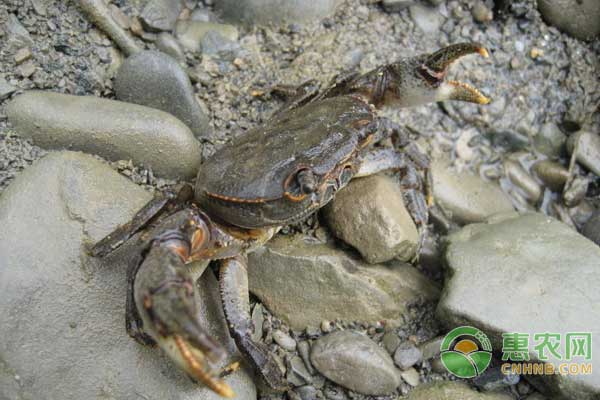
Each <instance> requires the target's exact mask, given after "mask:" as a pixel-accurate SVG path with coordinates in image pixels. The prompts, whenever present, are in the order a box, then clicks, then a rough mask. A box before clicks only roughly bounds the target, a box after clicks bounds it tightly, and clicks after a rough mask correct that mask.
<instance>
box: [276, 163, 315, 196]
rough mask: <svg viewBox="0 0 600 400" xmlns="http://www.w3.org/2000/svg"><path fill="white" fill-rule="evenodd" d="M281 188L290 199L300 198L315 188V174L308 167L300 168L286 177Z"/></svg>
mask: <svg viewBox="0 0 600 400" xmlns="http://www.w3.org/2000/svg"><path fill="white" fill-rule="evenodd" d="M283 189H284V191H285V193H286V194H287V196H288V197H290V198H291V199H293V200H297V201H298V200H302V199H303V198H304V197H305V196H306V195H308V194H311V193H314V192H315V191H316V190H317V176H316V175H315V174H314V173H313V172H312V170H310V169H309V168H301V169H299V170H298V171H296V172H295V173H294V174H292V175H290V176H289V177H288V178H287V179H286V181H285V183H284V187H283Z"/></svg>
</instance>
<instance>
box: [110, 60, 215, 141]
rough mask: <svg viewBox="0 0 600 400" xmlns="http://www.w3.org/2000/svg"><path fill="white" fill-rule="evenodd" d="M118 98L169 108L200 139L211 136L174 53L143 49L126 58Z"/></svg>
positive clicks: (119, 77)
mask: <svg viewBox="0 0 600 400" xmlns="http://www.w3.org/2000/svg"><path fill="white" fill-rule="evenodd" d="M114 87H115V92H116V94H117V98H118V99H119V100H122V101H126V102H128V103H135V104H140V105H143V106H147V107H152V108H156V109H158V110H162V111H165V112H168V113H169V114H172V115H174V116H175V117H177V118H178V119H180V120H181V121H182V122H183V123H184V124H186V125H187V126H188V127H189V128H190V129H191V131H192V132H193V133H194V136H196V138H198V139H206V138H209V137H210V136H211V129H210V125H209V121H208V117H207V116H206V115H205V114H204V112H203V111H202V109H201V108H200V105H199V104H198V101H197V100H196V97H195V95H194V90H193V88H192V85H191V83H190V80H189V78H188V76H187V74H186V73H185V71H184V70H183V69H182V68H181V66H180V65H179V64H178V63H177V61H175V59H173V58H172V57H170V56H168V55H166V54H163V53H160V52H157V51H143V52H140V53H137V54H135V55H133V56H131V57H129V58H127V59H126V60H125V61H124V62H123V65H121V68H119V71H118V72H117V76H116V77H115V83H114Z"/></svg>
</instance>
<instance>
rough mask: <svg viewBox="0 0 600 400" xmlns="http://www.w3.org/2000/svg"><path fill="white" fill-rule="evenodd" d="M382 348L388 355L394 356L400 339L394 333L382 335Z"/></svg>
mask: <svg viewBox="0 0 600 400" xmlns="http://www.w3.org/2000/svg"><path fill="white" fill-rule="evenodd" d="M382 342H383V347H385V349H386V350H387V352H388V353H390V354H394V353H395V352H396V349H397V348H398V346H400V342H401V340H400V337H399V336H398V334H397V333H396V332H387V333H386V334H385V335H383V340H382Z"/></svg>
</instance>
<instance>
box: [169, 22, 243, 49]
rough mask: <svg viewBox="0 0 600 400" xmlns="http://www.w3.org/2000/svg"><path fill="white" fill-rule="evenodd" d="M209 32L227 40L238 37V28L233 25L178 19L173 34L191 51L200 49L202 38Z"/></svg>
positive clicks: (233, 39)
mask: <svg viewBox="0 0 600 400" xmlns="http://www.w3.org/2000/svg"><path fill="white" fill-rule="evenodd" d="M209 32H216V33H218V34H219V35H220V36H222V37H223V38H225V39H227V40H229V41H236V40H237V39H238V35H239V33H238V29H237V28H236V27H235V26H233V25H228V24H218V23H216V22H202V21H192V20H187V21H179V22H177V28H176V30H175V35H176V36H177V39H178V40H179V42H180V43H181V45H182V46H183V47H185V48H186V49H188V50H190V51H193V52H200V50H202V40H203V39H204V37H205V36H206V34H207V33H209Z"/></svg>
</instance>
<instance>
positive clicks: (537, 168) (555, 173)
mask: <svg viewBox="0 0 600 400" xmlns="http://www.w3.org/2000/svg"><path fill="white" fill-rule="evenodd" d="M531 170H532V171H533V173H534V174H535V175H536V176H537V177H538V178H539V179H540V180H541V181H542V182H543V183H544V185H546V186H548V187H549V188H550V189H552V190H553V191H554V192H560V191H562V189H563V187H564V186H565V183H566V182H567V178H568V177H569V171H568V170H567V169H566V168H565V167H564V166H563V165H562V164H559V163H557V162H554V161H548V160H541V161H537V162H536V163H535V164H533V166H532V167H531Z"/></svg>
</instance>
